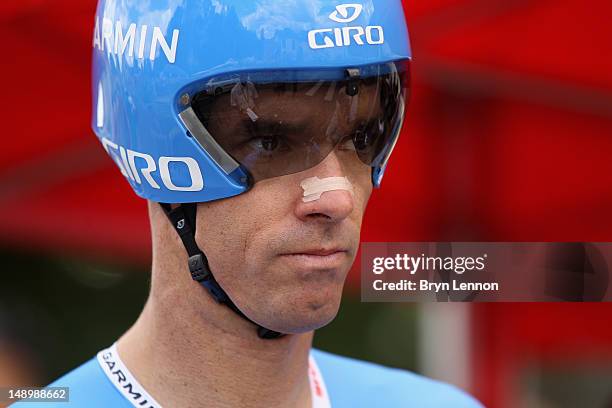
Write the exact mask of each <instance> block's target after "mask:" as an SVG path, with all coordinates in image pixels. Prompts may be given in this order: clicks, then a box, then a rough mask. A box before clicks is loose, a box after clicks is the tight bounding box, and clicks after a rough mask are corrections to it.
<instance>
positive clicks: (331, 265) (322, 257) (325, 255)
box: [281, 248, 348, 271]
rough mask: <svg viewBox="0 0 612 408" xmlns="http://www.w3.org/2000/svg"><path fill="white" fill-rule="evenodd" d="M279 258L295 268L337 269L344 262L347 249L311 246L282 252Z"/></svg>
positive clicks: (346, 257)
mask: <svg viewBox="0 0 612 408" xmlns="http://www.w3.org/2000/svg"><path fill="white" fill-rule="evenodd" d="M281 258H282V259H284V260H285V261H286V262H288V263H289V264H290V265H292V266H293V267H295V268H297V270H303V271H306V270H337V269H338V268H341V267H342V266H343V265H345V264H346V262H347V259H348V250H346V249H342V248H313V249H306V250H299V251H297V252H291V253H287V254H282V255H281Z"/></svg>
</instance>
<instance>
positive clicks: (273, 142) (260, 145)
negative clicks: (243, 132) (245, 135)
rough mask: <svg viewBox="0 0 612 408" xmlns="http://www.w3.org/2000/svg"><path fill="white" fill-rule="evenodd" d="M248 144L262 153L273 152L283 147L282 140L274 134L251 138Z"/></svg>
mask: <svg viewBox="0 0 612 408" xmlns="http://www.w3.org/2000/svg"><path fill="white" fill-rule="evenodd" d="M249 144H250V145H251V146H252V147H253V148H254V149H256V150H258V151H260V152H262V153H273V152H276V151H278V150H280V148H281V147H283V140H282V138H281V137H280V136H276V135H270V136H261V137H254V138H252V139H251V140H250V141H249Z"/></svg>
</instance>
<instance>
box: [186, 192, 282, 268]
mask: <svg viewBox="0 0 612 408" xmlns="http://www.w3.org/2000/svg"><path fill="white" fill-rule="evenodd" d="M277 184H278V183H277ZM272 187H274V183H266V182H262V183H257V184H256V185H255V186H254V187H253V189H252V190H251V191H249V192H248V193H246V194H243V195H240V196H237V197H233V198H231V199H227V200H221V201H216V202H211V203H202V204H200V205H199V206H198V221H197V222H198V228H197V239H198V244H199V245H200V248H202V250H203V251H204V252H205V253H206V255H207V257H208V258H209V262H210V264H211V265H210V266H211V269H213V272H215V273H217V274H219V279H220V280H221V279H224V278H225V277H229V276H231V275H235V274H240V275H242V276H245V275H247V274H248V273H249V272H250V271H252V270H257V269H258V268H259V267H260V266H262V265H261V262H262V259H261V258H262V257H263V255H264V254H265V252H266V251H265V250H266V239H265V236H266V231H269V230H270V228H271V227H272V226H273V225H275V223H277V222H278V221H279V220H281V219H282V218H283V217H285V216H286V214H287V213H288V212H290V211H291V206H290V205H289V203H288V200H287V193H288V191H287V190H288V189H287V188H286V187H285V188H272ZM262 237H263V238H262Z"/></svg>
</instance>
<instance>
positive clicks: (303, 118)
mask: <svg viewBox="0 0 612 408" xmlns="http://www.w3.org/2000/svg"><path fill="white" fill-rule="evenodd" d="M407 74H408V65H407V62H403V63H387V64H381V65H371V66H367V67H359V68H351V69H347V70H344V71H339V70H309V71H260V72H250V73H249V72H242V73H236V74H229V75H225V76H222V77H216V78H212V79H209V80H207V81H206V82H205V83H203V84H200V86H199V89H198V91H197V92H196V93H195V95H194V96H193V98H192V99H191V108H193V111H194V112H195V115H196V116H197V119H198V120H199V121H200V123H201V125H202V126H203V128H204V129H205V131H206V133H207V135H210V137H212V139H214V141H215V142H216V143H215V145H217V146H218V147H220V148H221V149H223V151H224V152H225V153H227V154H228V155H229V156H231V157H232V158H233V159H234V160H235V161H236V162H237V163H238V164H240V165H241V166H242V167H243V168H245V169H246V170H248V172H249V173H250V174H251V176H252V178H253V179H254V181H255V182H257V181H260V180H264V179H268V178H272V177H278V176H283V175H287V174H293V173H297V172H301V171H304V170H307V169H309V168H312V167H314V166H316V165H318V164H319V163H321V162H322V161H323V160H324V159H325V158H326V157H327V156H328V155H329V154H330V152H331V151H332V150H334V149H336V148H338V149H342V150H348V151H354V153H353V154H352V156H353V157H354V158H355V160H358V161H360V162H361V163H362V164H363V165H367V166H371V167H379V166H384V164H385V162H386V160H387V159H388V157H389V155H390V151H391V149H392V148H393V145H394V144H395V141H396V139H397V137H398V135H399V131H400V127H401V123H402V121H403V118H404V110H405V106H406V98H407V88H408V75H407ZM203 148H204V149H207V146H205V145H203Z"/></svg>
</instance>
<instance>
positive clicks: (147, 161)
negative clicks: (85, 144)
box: [102, 137, 204, 192]
mask: <svg viewBox="0 0 612 408" xmlns="http://www.w3.org/2000/svg"><path fill="white" fill-rule="evenodd" d="M102 146H104V150H106V152H107V153H108V154H109V156H111V157H112V159H113V160H114V161H115V163H117V166H118V167H119V170H121V174H123V176H124V177H125V178H127V179H128V180H131V181H132V182H135V183H138V184H142V183H143V182H146V183H148V184H149V185H150V186H151V187H153V188H155V189H160V188H161V187H160V185H159V183H158V182H157V181H155V178H153V176H154V175H155V176H157V177H158V180H159V179H161V181H162V183H163V185H164V187H166V188H167V189H168V190H170V191H181V192H189V191H202V190H203V189H204V177H203V176H202V171H201V170H200V166H199V165H198V162H197V161H196V160H195V159H193V158H191V157H160V158H159V160H158V161H156V160H155V159H154V158H153V157H152V156H151V155H148V154H146V153H140V152H136V151H134V150H130V149H126V148H124V147H123V146H120V145H118V144H116V143H113V142H111V141H110V140H108V139H107V138H105V137H103V138H102ZM137 159H138V160H137ZM171 163H177V164H178V165H180V166H185V167H187V170H188V172H189V183H190V184H189V185H187V186H177V185H176V184H175V182H174V181H173V178H172V174H173V172H172V168H173V167H174V166H170V164H171ZM175 171H176V169H175ZM158 172H159V173H158ZM143 179H144V180H143ZM174 180H176V175H175V178H174Z"/></svg>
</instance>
